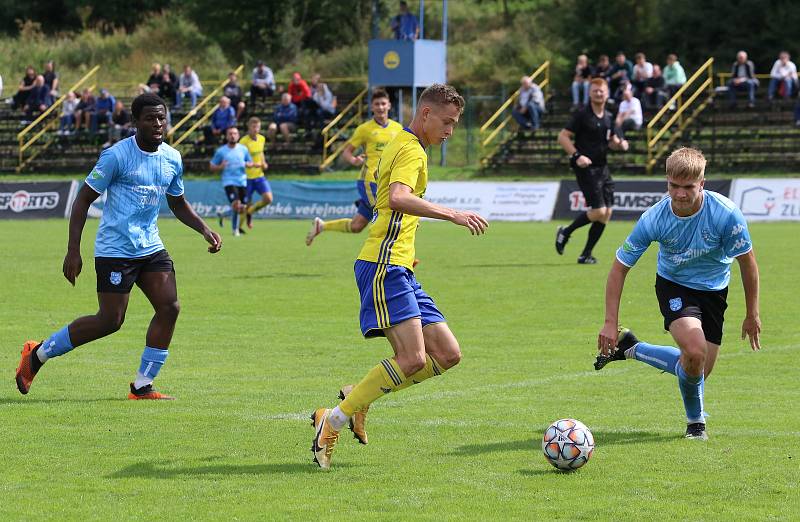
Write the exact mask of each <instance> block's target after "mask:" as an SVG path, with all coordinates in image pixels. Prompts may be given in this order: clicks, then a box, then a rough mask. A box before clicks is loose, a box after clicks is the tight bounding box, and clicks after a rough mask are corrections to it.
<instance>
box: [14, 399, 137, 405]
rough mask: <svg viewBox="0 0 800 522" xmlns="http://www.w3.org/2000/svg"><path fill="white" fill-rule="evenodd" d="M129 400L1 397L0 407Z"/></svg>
mask: <svg viewBox="0 0 800 522" xmlns="http://www.w3.org/2000/svg"><path fill="white" fill-rule="evenodd" d="M128 400H129V399H127V398H125V397H99V398H94V399H85V398H63V399H29V398H27V397H19V398H14V399H11V398H8V397H0V406H3V405H8V404H15V405H16V404H58V403H60V402H82V403H92V402H122V401H126V402H127V401H128Z"/></svg>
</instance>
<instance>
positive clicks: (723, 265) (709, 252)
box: [617, 190, 753, 290]
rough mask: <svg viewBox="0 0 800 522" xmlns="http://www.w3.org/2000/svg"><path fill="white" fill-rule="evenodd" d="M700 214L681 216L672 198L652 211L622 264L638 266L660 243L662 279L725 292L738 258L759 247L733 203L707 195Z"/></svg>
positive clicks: (621, 255) (623, 252) (624, 250)
mask: <svg viewBox="0 0 800 522" xmlns="http://www.w3.org/2000/svg"><path fill="white" fill-rule="evenodd" d="M703 194H704V197H703V204H702V206H701V207H700V210H699V211H698V212H697V213H695V214H694V215H692V216H689V217H679V216H676V215H675V213H674V212H673V211H672V199H671V198H669V197H666V198H664V199H662V200H661V201H659V202H658V203H656V204H655V205H653V206H652V207H650V208H649V209H648V210H647V211H646V212H645V213H644V214H642V216H641V217H640V218H639V221H638V222H637V223H636V226H635V227H633V232H631V235H630V236H628V239H626V240H625V243H624V244H623V245H622V246H621V247H620V248H619V249H618V250H617V259H618V260H619V262H620V263H622V264H623V265H625V266H628V267H632V266H633V265H635V264H636V261H638V260H639V258H640V257H641V256H642V254H644V252H645V250H647V247H648V246H650V243H652V242H653V241H656V242H658V244H659V250H658V274H659V275H660V276H661V277H663V278H666V279H669V280H670V281H672V282H674V283H678V284H680V285H683V286H686V287H689V288H694V289H696V290H721V289H723V288H726V287H727V286H728V282H729V281H730V278H731V263H733V258H735V257H738V256H740V255H742V254H746V253H748V252H749V251H750V250H752V248H753V244H752V243H751V241H750V233H749V232H748V230H747V222H746V221H745V220H744V216H743V215H742V212H741V210H739V209H738V208H736V205H734V204H733V202H732V201H731V200H729V199H728V198H726V197H725V196H723V195H721V194H717V193H716V192H711V191H710V190H704V191H703Z"/></svg>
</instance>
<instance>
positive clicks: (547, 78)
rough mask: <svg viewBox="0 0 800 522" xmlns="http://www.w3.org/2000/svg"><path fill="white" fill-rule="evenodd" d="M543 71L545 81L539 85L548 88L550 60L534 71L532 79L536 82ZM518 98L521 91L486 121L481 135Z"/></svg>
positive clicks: (517, 91)
mask: <svg viewBox="0 0 800 522" xmlns="http://www.w3.org/2000/svg"><path fill="white" fill-rule="evenodd" d="M542 71H546V73H545V80H544V81H542V83H540V84H539V87H547V86H548V85H549V83H550V60H547V61H546V62H544V63H543V64H542V65H540V66H539V68H538V69H536V70H535V71H533V73H532V74H531V79H532V80H533V81H534V82H535V81H536V78H537V77H538V76H539V75H540V74H541V73H542ZM518 97H519V89H517V90H516V91H514V93H513V94H512V95H511V96H510V97H509V98H508V99H507V100H506V101H505V102H504V103H503V105H501V106H500V108H499V109H497V111H495V113H494V114H492V115H491V117H489V119H488V120H486V123H484V124H483V125H482V126H481V133H484V132H486V129H488V128H489V125H491V124H492V123H494V120H496V119H497V118H499V117H500V114H502V113H503V111H504V110H506V109H507V108H508V106H509V105H511V104H512V103H514V100H516V99H517V98H518Z"/></svg>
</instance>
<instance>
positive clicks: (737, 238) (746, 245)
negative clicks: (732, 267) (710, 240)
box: [722, 208, 753, 257]
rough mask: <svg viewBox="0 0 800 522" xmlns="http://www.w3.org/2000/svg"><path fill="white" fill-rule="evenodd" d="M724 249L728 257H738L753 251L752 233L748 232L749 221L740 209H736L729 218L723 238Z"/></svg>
mask: <svg viewBox="0 0 800 522" xmlns="http://www.w3.org/2000/svg"><path fill="white" fill-rule="evenodd" d="M722 249H723V250H724V251H725V255H726V256H728V257H738V256H741V255H743V254H746V253H748V252H750V250H752V249H753V243H752V241H751V240H750V231H749V230H747V221H745V219H744V215H743V214H742V211H741V210H739V209H738V208H734V209H733V212H731V215H730V217H729V218H728V224H727V226H726V228H725V233H724V234H723V236H722Z"/></svg>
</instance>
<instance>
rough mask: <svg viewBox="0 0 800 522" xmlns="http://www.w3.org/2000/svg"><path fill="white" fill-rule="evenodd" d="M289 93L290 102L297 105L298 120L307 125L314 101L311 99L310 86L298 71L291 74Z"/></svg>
mask: <svg viewBox="0 0 800 522" xmlns="http://www.w3.org/2000/svg"><path fill="white" fill-rule="evenodd" d="M289 94H290V95H291V97H292V103H293V104H295V105H296V106H297V112H298V115H297V116H298V118H299V122H298V123H300V122H302V123H303V124H304V125H308V120H309V114H310V113H311V111H313V110H314V101H313V100H312V99H311V88H310V87H309V86H308V84H307V83H306V81H305V80H304V79H303V77H302V76H300V73H299V72H296V73H294V74H292V81H291V82H289Z"/></svg>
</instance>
